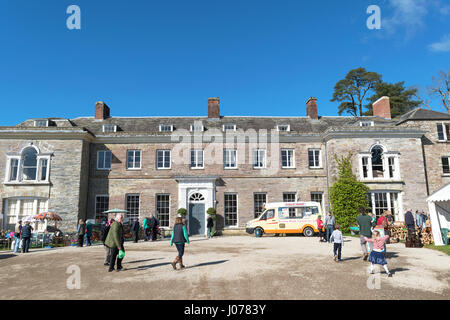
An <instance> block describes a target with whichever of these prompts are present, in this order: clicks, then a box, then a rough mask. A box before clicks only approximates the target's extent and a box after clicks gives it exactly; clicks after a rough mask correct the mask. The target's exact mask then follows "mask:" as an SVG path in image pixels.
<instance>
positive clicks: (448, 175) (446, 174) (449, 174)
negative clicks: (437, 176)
mask: <svg viewBox="0 0 450 320" xmlns="http://www.w3.org/2000/svg"><path fill="white" fill-rule="evenodd" d="M442 176H443V177H450V173H444V174H442Z"/></svg>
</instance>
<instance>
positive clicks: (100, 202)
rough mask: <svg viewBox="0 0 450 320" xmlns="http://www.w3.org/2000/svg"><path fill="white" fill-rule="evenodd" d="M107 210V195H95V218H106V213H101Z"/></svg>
mask: <svg viewBox="0 0 450 320" xmlns="http://www.w3.org/2000/svg"><path fill="white" fill-rule="evenodd" d="M108 210H109V197H108V196H97V197H96V198H95V219H98V220H103V219H107V218H108V214H107V213H103V212H105V211H108Z"/></svg>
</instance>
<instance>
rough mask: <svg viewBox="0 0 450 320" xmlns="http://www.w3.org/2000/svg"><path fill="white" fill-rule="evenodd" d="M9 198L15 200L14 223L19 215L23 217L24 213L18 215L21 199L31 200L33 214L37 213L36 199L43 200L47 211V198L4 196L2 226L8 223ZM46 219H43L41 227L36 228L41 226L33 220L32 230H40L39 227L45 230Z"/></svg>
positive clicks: (20, 208) (4, 226)
mask: <svg viewBox="0 0 450 320" xmlns="http://www.w3.org/2000/svg"><path fill="white" fill-rule="evenodd" d="M11 200H14V201H16V208H15V218H16V223H17V221H19V219H20V218H21V217H23V216H24V215H20V213H21V212H22V211H21V210H22V201H24V200H33V214H32V215H33V216H35V215H37V214H39V213H40V212H39V205H38V201H45V208H44V210H45V211H48V201H49V199H48V198H39V197H11V198H6V199H5V208H4V209H5V212H4V214H3V226H2V227H3V228H6V225H7V223H8V211H9V210H8V208H9V206H10V202H11ZM47 222H48V221H47V220H45V222H44V225H43V227H42V228H38V226H42V224H38V223H39V222H34V223H33V224H34V226H33V228H34V232H40V229H43V230H47Z"/></svg>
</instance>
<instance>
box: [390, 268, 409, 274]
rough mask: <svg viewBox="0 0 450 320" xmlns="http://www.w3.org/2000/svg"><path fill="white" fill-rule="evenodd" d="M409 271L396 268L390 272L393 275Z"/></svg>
mask: <svg viewBox="0 0 450 320" xmlns="http://www.w3.org/2000/svg"><path fill="white" fill-rule="evenodd" d="M408 270H409V269H406V268H395V269H392V270H390V271H391V273H392V274H396V273H397V272H402V271H408Z"/></svg>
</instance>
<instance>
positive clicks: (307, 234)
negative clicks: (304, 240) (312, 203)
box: [303, 227, 314, 237]
mask: <svg viewBox="0 0 450 320" xmlns="http://www.w3.org/2000/svg"><path fill="white" fill-rule="evenodd" d="M303 235H304V236H305V237H312V236H313V235H314V230H313V228H311V227H306V228H305V229H303Z"/></svg>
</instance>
